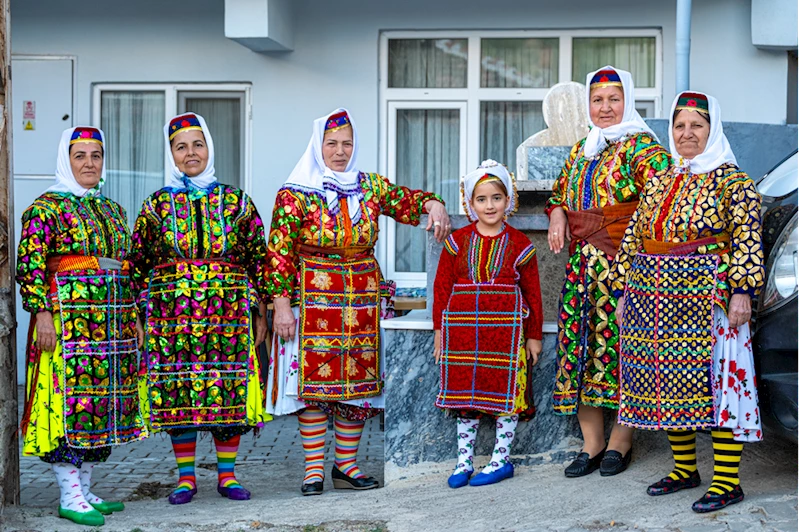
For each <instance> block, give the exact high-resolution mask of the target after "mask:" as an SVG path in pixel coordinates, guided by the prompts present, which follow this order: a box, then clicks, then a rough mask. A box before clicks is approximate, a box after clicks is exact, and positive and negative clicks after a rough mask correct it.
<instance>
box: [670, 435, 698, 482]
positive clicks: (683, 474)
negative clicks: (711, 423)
mask: <svg viewBox="0 0 799 532" xmlns="http://www.w3.org/2000/svg"><path fill="white" fill-rule="evenodd" d="M666 434H668V436H669V444H670V445H671V452H672V454H673V455H674V471H672V472H671V473H669V477H668V478H670V479H671V480H685V479H686V478H688V477H690V476H691V474H693V473H695V472H696V431H695V430H669V431H666Z"/></svg>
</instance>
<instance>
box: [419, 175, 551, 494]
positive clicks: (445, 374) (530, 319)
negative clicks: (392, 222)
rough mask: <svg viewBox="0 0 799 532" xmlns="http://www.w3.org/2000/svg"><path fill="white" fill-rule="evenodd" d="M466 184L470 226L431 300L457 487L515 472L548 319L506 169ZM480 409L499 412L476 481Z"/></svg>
mask: <svg viewBox="0 0 799 532" xmlns="http://www.w3.org/2000/svg"><path fill="white" fill-rule="evenodd" d="M461 189H462V193H463V198H464V207H465V209H466V213H467V214H468V216H469V219H470V220H471V221H472V222H473V223H472V224H471V225H469V226H467V227H464V228H462V229H459V230H457V231H455V232H454V233H452V234H451V235H450V236H449V238H448V239H447V240H446V241H445V243H444V251H443V252H442V253H441V260H440V262H439V264H438V272H437V273H436V281H435V297H434V303H433V322H434V328H435V358H436V362H437V363H440V364H441V389H440V391H439V394H438V398H437V399H436V406H438V407H439V408H443V409H446V410H447V411H448V412H451V413H452V414H453V415H455V416H457V418H458V465H457V466H456V467H455V472H454V473H453V474H452V476H450V477H449V481H448V483H449V486H450V487H451V488H460V487H463V486H465V485H466V484H471V485H472V486H484V485H487V484H494V483H496V482H500V481H502V480H504V479H506V478H510V477H512V476H513V464H511V462H510V446H511V444H512V443H513V438H514V436H515V435H516V425H517V423H518V422H519V418H520V417H521V418H522V420H527V419H530V418H532V416H533V414H534V413H535V408H534V406H533V401H532V390H531V387H530V386H529V382H530V381H529V379H528V376H529V374H530V369H531V367H532V366H534V365H535V364H537V363H538V355H539V354H540V353H541V349H542V345H541V338H542V334H541V324H542V322H543V313H542V309H541V292H540V289H539V285H538V263H537V261H536V257H535V247H533V245H532V244H531V243H530V240H529V239H528V238H527V237H526V236H525V235H524V233H522V232H520V231H517V230H516V229H514V228H513V227H510V226H509V225H507V224H506V223H505V218H506V217H507V216H510V215H511V214H513V212H514V211H515V210H516V203H517V198H516V187H515V186H514V183H513V181H512V178H511V176H510V174H509V173H508V171H507V169H506V168H505V167H504V166H502V165H500V164H499V163H497V162H496V161H492V160H487V161H484V162H483V163H482V164H481V165H480V166H479V167H478V168H477V170H475V171H473V172H471V173H470V174H468V175H467V176H466V177H464V178H463V180H462V182H461ZM510 194H513V195H512V196H511V195H510ZM442 333H443V334H442ZM528 359H529V363H528ZM484 415H489V416H492V417H494V418H496V430H497V438H496V443H495V445H494V452H493V454H492V455H491V461H490V462H489V464H488V465H487V466H486V467H485V468H484V469H483V471H482V472H481V473H480V474H478V475H476V476H475V477H474V478H472V479H471V481H470V480H469V479H470V478H471V476H472V473H473V472H474V465H473V463H472V460H473V452H474V441H475V437H476V435H477V426H478V424H479V423H480V418H481V417H482V416H484Z"/></svg>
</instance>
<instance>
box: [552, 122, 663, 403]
mask: <svg viewBox="0 0 799 532" xmlns="http://www.w3.org/2000/svg"><path fill="white" fill-rule="evenodd" d="M584 144H585V140H581V141H580V142H578V143H577V144H576V145H575V146H574V147H573V148H572V150H571V153H570V155H569V158H568V159H567V160H566V164H564V166H563V169H562V170H561V174H560V177H559V178H558V180H557V181H556V182H555V186H554V187H553V194H552V197H551V198H550V199H549V207H548V208H547V213H550V212H551V211H552V210H553V209H556V208H562V209H564V210H565V211H566V214H567V216H568V217H569V227H570V229H571V232H572V240H571V246H570V249H569V252H570V257H569V260H568V262H567V264H566V278H565V279H564V283H563V290H562V292H561V299H560V305H559V309H558V343H557V366H556V376H555V390H554V392H553V398H552V399H553V405H554V408H555V412H556V413H557V414H574V413H576V412H577V407H578V404H584V405H587V406H596V407H607V408H618V378H619V368H618V352H617V349H616V344H617V343H618V338H619V336H618V327H617V326H616V321H615V317H614V311H615V309H616V298H615V297H613V296H612V294H611V293H610V285H609V284H608V282H607V276H608V270H609V269H610V267H611V265H612V263H613V251H614V250H615V248H616V245H617V243H618V241H619V240H620V238H621V235H622V234H623V231H624V228H625V227H626V223H627V221H628V220H629V216H630V215H632V212H633V210H634V206H635V205H636V204H637V202H638V198H639V194H640V193H641V192H642V191H643V188H644V184H645V183H646V182H647V180H649V179H651V178H652V177H654V176H656V175H658V174H659V173H662V172H665V171H666V170H667V169H668V165H669V160H670V157H669V155H668V152H667V151H666V150H665V149H663V147H662V146H661V145H660V144H658V143H657V141H656V140H655V139H654V138H652V136H650V135H649V134H648V133H636V134H633V135H630V136H627V137H623V138H621V139H620V140H618V141H617V142H614V143H612V144H610V145H608V146H607V147H606V148H605V150H604V151H602V152H601V153H599V154H598V155H597V156H596V157H593V158H588V157H586V156H585V155H584V154H583V146H584Z"/></svg>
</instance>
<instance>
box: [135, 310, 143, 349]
mask: <svg viewBox="0 0 799 532" xmlns="http://www.w3.org/2000/svg"><path fill="white" fill-rule="evenodd" d="M136 339H137V340H138V342H137V345H138V346H139V349H141V348H142V347H144V326H143V325H142V324H141V318H140V317H138V316H136Z"/></svg>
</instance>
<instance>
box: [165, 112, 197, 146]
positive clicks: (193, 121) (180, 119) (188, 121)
mask: <svg viewBox="0 0 799 532" xmlns="http://www.w3.org/2000/svg"><path fill="white" fill-rule="evenodd" d="M192 129H194V130H198V131H202V130H203V127H202V126H201V125H200V121H199V120H198V119H197V116H195V115H193V114H187V115H181V116H177V117H175V118H173V119H172V121H171V122H170V123H169V140H172V139H174V138H175V135H177V134H178V133H182V132H183V131H190V130H192Z"/></svg>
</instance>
